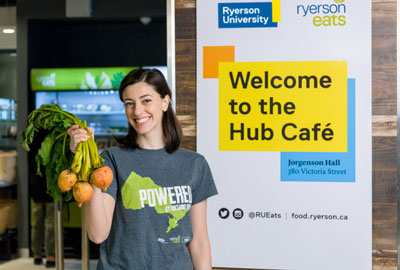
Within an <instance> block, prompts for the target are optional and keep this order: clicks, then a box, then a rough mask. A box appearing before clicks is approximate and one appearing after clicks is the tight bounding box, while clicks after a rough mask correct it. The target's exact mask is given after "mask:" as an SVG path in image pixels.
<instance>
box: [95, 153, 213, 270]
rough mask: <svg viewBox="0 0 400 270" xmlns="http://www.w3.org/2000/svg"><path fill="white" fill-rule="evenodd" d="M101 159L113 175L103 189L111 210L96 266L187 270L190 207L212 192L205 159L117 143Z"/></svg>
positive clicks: (135, 269)
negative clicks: (107, 186) (109, 201)
mask: <svg viewBox="0 0 400 270" xmlns="http://www.w3.org/2000/svg"><path fill="white" fill-rule="evenodd" d="M102 157H103V158H104V160H105V165H107V166H109V167H110V168H111V169H112V170H113V173H114V180H113V182H112V183H111V185H110V186H109V188H108V189H107V193H108V194H110V195H111V196H112V197H113V198H114V199H115V210H114V216H113V220H112V225H111V231H110V234H109V236H108V238H107V240H105V241H104V242H103V243H101V245H100V260H99V263H98V266H97V269H106V270H110V269H129V270H146V269H147V270H164V269H165V270H167V269H171V270H176V269H179V270H186V269H187V270H189V269H190V270H192V269H193V265H192V262H191V260H190V256H189V253H188V249H187V245H188V243H190V241H191V240H192V237H193V233H192V225H191V222H190V207H191V205H194V204H196V203H199V202H201V201H203V200H205V199H207V198H208V197H210V196H213V195H215V194H217V189H216V187H215V184H214V180H213V177H212V175H211V171H210V168H209V166H208V164H207V161H206V160H205V159H204V157H203V156H201V155H200V154H197V153H195V152H192V151H188V150H184V149H182V148H179V149H178V150H177V151H175V152H174V153H172V154H169V153H167V152H166V151H165V149H159V150H146V149H127V150H125V149H121V148H120V147H112V148H109V149H107V150H105V151H103V153H102Z"/></svg>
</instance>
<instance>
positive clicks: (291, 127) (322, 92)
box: [197, 0, 372, 270]
mask: <svg viewBox="0 0 400 270" xmlns="http://www.w3.org/2000/svg"><path fill="white" fill-rule="evenodd" d="M197 150H198V152H199V153H201V154H203V155H205V156H206V158H207V160H208V162H209V164H210V166H211V169H212V172H213V175H214V178H215V180H216V184H217V187H218V190H219V195H218V196H216V197H214V198H211V199H210V200H209V212H208V223H209V234H210V240H211V246H212V255H213V266H214V267H232V268H259V269H267V268H268V269H305V270H313V269H315V270H321V269H324V270H328V269H340V270H343V269H351V270H358V269H359V270H365V269H371V267H372V266H371V265H372V255H371V253H372V247H371V246H372V232H371V220H372V216H371V212H372V209H371V205H372V200H371V182H372V180H371V179H372V176H371V170H372V168H371V3H370V1H363V0H352V1H350V0H319V1H310V0H296V1H282V2H281V1H279V0H272V2H271V1H259V0H251V1H243V0H242V1H235V0H230V1H227V0H220V1H215V0H201V1H197Z"/></svg>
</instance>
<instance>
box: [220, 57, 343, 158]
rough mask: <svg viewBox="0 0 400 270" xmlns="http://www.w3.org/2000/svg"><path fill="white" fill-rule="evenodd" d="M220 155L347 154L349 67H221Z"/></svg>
mask: <svg viewBox="0 0 400 270" xmlns="http://www.w3.org/2000/svg"><path fill="white" fill-rule="evenodd" d="M219 150H221V151H281V152H282V151H290V152H347V62H346V61H312V62H225V63H220V64H219Z"/></svg>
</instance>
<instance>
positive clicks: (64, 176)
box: [58, 169, 78, 192]
mask: <svg viewBox="0 0 400 270" xmlns="http://www.w3.org/2000/svg"><path fill="white" fill-rule="evenodd" d="M77 180H78V177H77V176H76V173H74V171H72V170H71V169H66V170H63V171H62V172H61V173H60V175H59V176H58V187H59V188H60V189H61V191H62V192H67V191H69V190H71V188H72V187H73V186H74V185H75V183H76V181H77Z"/></svg>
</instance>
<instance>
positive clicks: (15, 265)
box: [0, 258, 97, 270]
mask: <svg viewBox="0 0 400 270" xmlns="http://www.w3.org/2000/svg"><path fill="white" fill-rule="evenodd" d="M44 261H45V260H44ZM96 266H97V260H91V261H90V270H95V269H96ZM44 269H46V270H48V269H56V268H46V267H45V266H44V264H43V265H34V264H33V258H18V259H15V260H11V261H8V262H5V263H2V264H0V270H44ZM81 269H82V263H81V260H76V259H65V260H64V270H81Z"/></svg>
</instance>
